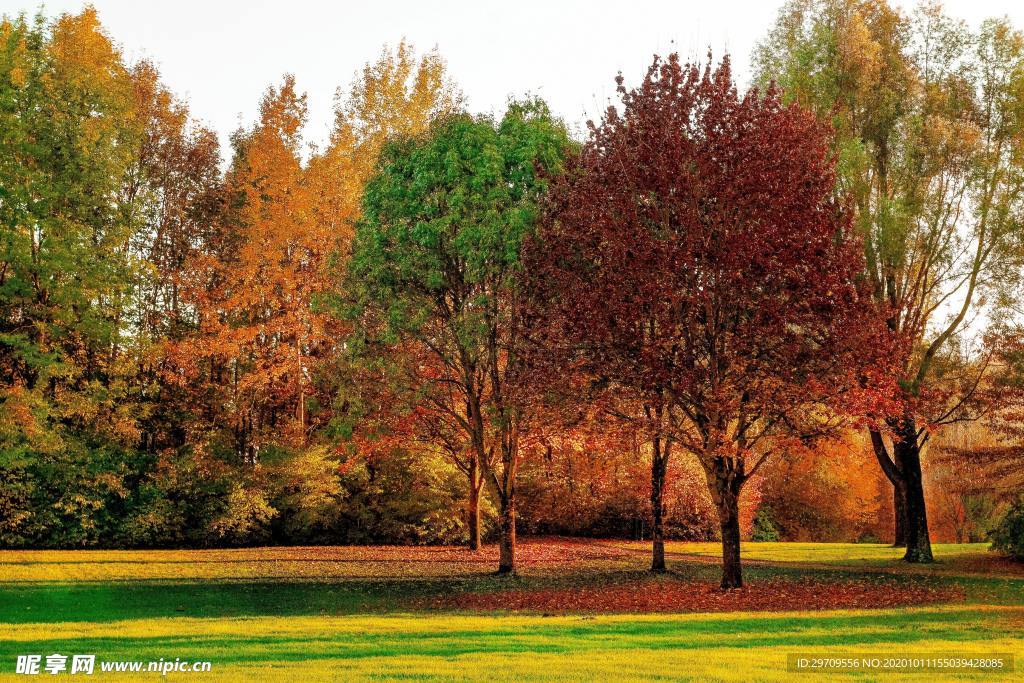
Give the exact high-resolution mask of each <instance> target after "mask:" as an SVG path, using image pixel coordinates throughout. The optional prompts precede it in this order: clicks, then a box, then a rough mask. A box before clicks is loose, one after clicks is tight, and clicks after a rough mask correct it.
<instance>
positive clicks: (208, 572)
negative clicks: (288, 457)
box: [0, 538, 1024, 681]
mask: <svg viewBox="0 0 1024 683" xmlns="http://www.w3.org/2000/svg"><path fill="white" fill-rule="evenodd" d="M667 551H668V552H667V559H668V565H669V571H668V572H667V573H666V574H662V575H657V576H656V575H652V574H650V573H649V572H647V571H645V570H644V569H645V567H646V566H647V563H648V561H649V559H648V555H649V552H650V549H649V546H648V545H647V544H645V543H631V542H622V541H612V540H602V541H595V540H580V539H562V538H545V539H524V540H523V541H522V544H521V548H520V553H519V562H520V571H519V575H518V576H516V577H513V578H509V577H496V576H494V575H492V573H491V572H492V571H493V569H494V567H495V566H496V563H497V551H496V548H494V547H487V548H485V549H484V550H482V551H480V552H477V553H472V552H470V551H468V550H465V549H461V548H451V547H442V548H423V547H419V548H408V547H345V548H338V547H295V548H256V549H240V550H153V551H92V550H82V551H0V679H6V678H8V677H10V678H12V679H21V680H24V677H23V676H15V673H14V672H15V662H16V659H17V656H18V655H32V654H38V655H41V656H42V659H43V665H45V661H46V657H47V656H48V655H51V654H54V653H57V654H63V655H67V656H68V657H69V659H68V661H69V662H70V661H71V659H70V658H71V656H72V655H76V654H94V655H96V662H97V664H96V673H95V674H94V675H95V676H97V677H99V678H100V679H103V680H106V679H110V680H118V679H125V680H128V679H130V680H138V679H140V678H154V677H159V676H160V674H158V673H147V674H112V673H101V672H100V663H101V662H116V661H141V662H145V663H147V664H148V662H150V661H158V660H161V659H163V660H164V661H167V662H172V661H174V660H175V659H177V658H180V659H181V660H183V661H188V662H193V661H209V662H210V663H211V671H210V672H209V673H179V674H174V673H171V674H169V675H168V678H172V679H186V678H198V680H204V679H205V680H225V679H228V680H249V679H252V678H254V677H260V678H262V679H264V680H266V681H277V680H339V679H341V680H398V679H402V680H405V679H416V680H467V681H475V680H498V681H533V680H581V681H582V680H608V681H611V680H615V681H628V680H651V679H660V680H694V681H718V680H722V681H749V680H765V681H772V680H792V679H794V678H796V679H798V680H808V681H811V680H819V679H820V680H836V679H838V678H842V677H841V676H837V675H836V674H828V675H820V676H818V675H814V674H797V673H790V672H788V671H787V656H788V655H807V656H809V657H813V656H816V655H827V656H848V655H857V656H861V657H863V656H868V655H870V656H873V657H886V656H894V655H914V656H917V655H929V656H934V655H943V656H964V655H979V656H994V655H1007V654H1009V655H1013V656H1015V658H1016V660H1017V661H1016V668H1017V673H1016V674H1006V675H994V674H991V673H989V674H985V675H984V679H985V680H986V681H991V680H1019V679H1020V678H1019V677H1020V676H1021V672H1022V671H1024V566H1022V565H1020V564H1015V563H1012V562H1009V561H1006V560H1004V559H1001V558H1000V557H999V556H997V555H995V554H994V553H991V552H988V551H987V548H986V546H985V545H980V544H975V545H938V546H936V547H935V554H936V558H937V560H938V562H937V563H936V564H934V565H929V566H908V565H905V564H904V563H902V562H901V561H900V559H899V558H900V551H899V550H897V549H893V548H890V547H888V546H884V545H869V544H856V545H854V544H824V543H748V544H745V546H744V560H745V579H746V581H747V583H748V585H747V587H745V588H743V589H741V590H738V591H729V592H723V591H720V590H719V589H718V588H717V580H718V565H717V555H718V552H719V549H718V546H717V545H716V544H713V543H669V544H668V546H667ZM67 673H68V672H67V671H65V672H64V674H65V675H67ZM41 675H45V676H47V677H49V675H48V674H46V673H45V672H43V673H42V674H41ZM76 675H77V674H76ZM978 676H979V675H978V674H974V675H971V674H960V675H959V677H957V676H955V675H951V674H950V675H946V676H941V675H940V676H936V675H935V674H934V673H932V674H925V675H923V674H905V675H892V674H887V675H880V674H877V673H864V674H850V675H847V676H846V677H847V678H848V679H849V680H902V679H906V680H924V679H927V680H945V679H949V680H971V679H974V678H977V677H978Z"/></svg>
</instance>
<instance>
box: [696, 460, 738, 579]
mask: <svg viewBox="0 0 1024 683" xmlns="http://www.w3.org/2000/svg"><path fill="white" fill-rule="evenodd" d="M704 467H705V472H706V474H707V480H708V487H709V489H710V493H711V500H712V501H713V502H714V504H715V507H716V508H717V510H718V524H719V528H720V529H721V533H722V588H725V589H729V588H742V587H743V568H742V565H741V563H740V491H741V490H742V489H743V484H744V482H745V481H746V476H745V474H744V472H743V463H742V461H737V460H734V459H732V458H723V457H716V458H715V459H714V460H713V463H711V464H705V465H704Z"/></svg>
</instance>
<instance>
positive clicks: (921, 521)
mask: <svg viewBox="0 0 1024 683" xmlns="http://www.w3.org/2000/svg"><path fill="white" fill-rule="evenodd" d="M900 431H901V434H900V436H901V437H902V438H901V440H900V441H899V442H898V443H897V444H896V447H895V449H894V451H895V455H896V462H897V464H898V465H899V468H900V472H901V473H902V474H903V482H904V489H905V492H906V513H907V514H906V528H905V531H906V543H907V552H906V554H905V555H904V556H903V559H904V560H906V561H907V562H933V561H934V560H935V558H934V557H933V556H932V542H931V537H930V536H929V534H928V511H927V509H926V507H925V502H924V477H923V475H922V473H921V445H920V443H919V441H918V439H917V423H916V422H915V421H914V418H913V417H904V419H903V423H902V429H901V430H900Z"/></svg>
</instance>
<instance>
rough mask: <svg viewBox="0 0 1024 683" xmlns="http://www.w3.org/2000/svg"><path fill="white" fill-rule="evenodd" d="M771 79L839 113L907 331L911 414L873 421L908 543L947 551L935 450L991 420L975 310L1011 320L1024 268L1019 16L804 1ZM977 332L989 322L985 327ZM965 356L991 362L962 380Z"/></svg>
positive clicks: (842, 138) (916, 551)
mask: <svg viewBox="0 0 1024 683" xmlns="http://www.w3.org/2000/svg"><path fill="white" fill-rule="evenodd" d="M755 68H756V70H757V71H758V72H759V79H760V80H761V81H762V82H764V83H767V82H769V81H778V82H779V83H780V84H781V85H782V86H783V88H784V89H785V92H786V98H787V99H790V100H792V101H795V102H798V103H800V104H801V105H802V106H805V107H808V108H810V109H813V110H814V111H817V112H818V113H819V114H821V115H823V116H830V117H831V118H832V120H833V121H834V123H835V127H836V132H837V134H836V136H835V150H836V153H837V155H838V156H839V158H840V159H841V171H842V172H841V173H840V176H839V182H838V184H837V189H838V191H840V192H843V193H848V194H849V195H850V196H851V197H852V200H853V205H854V210H855V212H856V225H857V226H858V228H859V229H860V231H861V232H862V234H863V235H864V245H865V254H866V260H865V266H866V270H865V273H866V275H867V277H868V278H869V280H870V282H871V290H872V293H873V296H874V297H875V299H876V300H877V301H878V302H879V303H882V304H884V305H886V306H887V307H888V309H889V320H888V324H889V327H890V328H891V329H892V331H893V332H894V333H895V334H897V335H899V336H900V337H902V338H903V339H904V340H905V342H906V344H905V351H904V354H903V357H902V359H901V360H900V367H899V368H898V373H899V379H900V382H899V385H898V389H897V393H896V395H895V396H894V398H896V399H897V400H899V401H900V402H902V403H903V405H904V406H905V409H904V410H903V411H902V414H899V415H894V416H892V417H890V418H889V420H888V421H887V424H886V425H883V426H882V427H883V428H882V429H876V430H872V432H871V440H872V444H873V446H874V451H875V454H876V456H877V459H878V462H879V464H880V466H881V467H882V470H883V471H884V472H885V474H886V476H887V477H888V478H889V480H890V481H891V482H892V484H893V489H894V508H895V511H896V515H895V517H896V525H895V526H896V528H895V543H896V545H897V546H906V554H905V559H906V560H907V561H909V562H931V561H932V559H933V558H932V549H931V541H930V537H929V533H928V517H927V511H926V507H925V495H924V487H923V479H924V478H923V476H922V469H921V461H922V454H923V453H924V451H925V449H926V446H927V444H928V441H929V438H930V435H931V434H932V433H934V431H935V430H936V429H937V428H939V427H941V426H943V425H946V424H950V423H953V422H962V421H966V420H974V419H977V418H978V417H979V416H980V415H981V413H979V412H978V411H977V410H975V403H976V398H977V397H976V395H975V394H976V391H977V389H978V387H980V386H982V385H983V384H984V382H983V381H982V374H981V373H983V372H984V370H985V367H986V364H985V363H984V362H977V360H978V359H977V358H975V359H966V360H967V362H964V361H965V359H964V358H962V357H960V358H958V356H963V355H964V352H965V350H966V351H967V352H968V353H970V351H971V349H970V341H971V336H972V334H971V329H970V328H971V324H970V323H971V321H972V320H973V319H975V318H977V317H979V316H981V317H984V318H987V319H988V320H989V321H992V322H995V321H998V319H999V318H1000V315H999V313H1000V310H999V309H1001V308H1005V306H1006V304H1007V303H1009V302H1012V300H1013V297H1012V296H1007V294H1008V293H1010V292H1012V291H1013V288H1014V287H1015V286H1016V285H1018V284H1019V282H1020V275H1021V272H1022V271H1021V256H1022V252H1021V250H1020V242H1021V238H1022V233H1021V227H1020V226H1021V225H1022V223H1021V221H1020V220H1019V218H1018V217H1019V216H1020V214H1021V211H1022V210H1024V183H1022V178H1024V165H1022V163H1021V158H1022V157H1021V140H1022V133H1024V106H1022V105H1024V88H1022V84H1024V38H1022V35H1021V33H1020V32H1019V31H1017V30H1015V29H1014V28H1013V27H1012V26H1010V25H1009V23H1008V20H1006V19H1005V18H1004V19H993V20H988V21H986V22H984V23H983V24H982V25H981V27H980V29H979V30H978V31H976V32H972V31H970V30H969V29H968V28H967V27H966V25H965V24H964V23H963V22H960V21H955V20H953V19H951V18H949V17H948V16H946V15H945V14H944V13H943V12H942V8H941V6H940V5H939V4H938V3H935V2H923V3H921V4H920V5H919V6H918V8H917V9H916V10H915V12H914V13H913V15H912V16H909V17H908V16H906V15H905V14H903V12H902V11H900V9H898V8H896V7H893V6H891V5H890V4H889V3H887V2H885V1H881V2H879V1H877V0H792V1H791V2H788V3H787V4H786V6H785V7H784V8H783V9H782V11H781V12H780V14H779V19H778V21H777V22H776V25H775V27H774V28H773V30H772V31H771V33H770V34H769V36H768V37H767V39H766V40H765V41H764V42H763V43H762V44H761V46H760V47H759V49H758V50H757V53H756V57H755ZM975 331H976V329H975ZM951 363H953V364H956V363H959V364H960V365H961V366H962V367H963V368H966V369H971V368H973V369H974V370H976V374H975V375H974V377H973V378H963V379H965V381H961V378H958V380H957V381H956V382H953V383H950V382H949V381H948V378H947V377H946V376H945V375H944V369H945V368H946V367H948V366H949V365H950V364H951Z"/></svg>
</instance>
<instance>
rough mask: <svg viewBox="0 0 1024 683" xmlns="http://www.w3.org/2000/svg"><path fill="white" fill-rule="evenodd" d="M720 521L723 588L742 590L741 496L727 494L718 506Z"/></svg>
mask: <svg viewBox="0 0 1024 683" xmlns="http://www.w3.org/2000/svg"><path fill="white" fill-rule="evenodd" d="M718 521H719V524H720V525H721V529H722V588H741V587H742V586H743V568H742V565H741V564H740V507H739V496H738V495H733V494H727V495H724V496H723V497H722V502H721V503H720V504H719V505H718Z"/></svg>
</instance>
